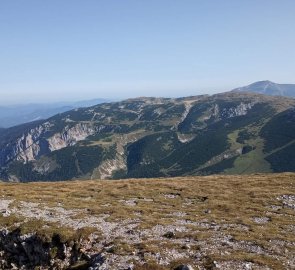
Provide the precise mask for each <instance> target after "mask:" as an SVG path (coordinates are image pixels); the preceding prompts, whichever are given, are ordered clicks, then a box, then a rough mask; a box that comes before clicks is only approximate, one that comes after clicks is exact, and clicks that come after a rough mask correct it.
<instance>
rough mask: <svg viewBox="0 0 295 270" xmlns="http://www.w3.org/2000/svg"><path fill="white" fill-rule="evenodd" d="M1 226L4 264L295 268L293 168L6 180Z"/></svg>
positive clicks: (0, 199) (0, 195) (0, 262)
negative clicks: (140, 176)
mask: <svg viewBox="0 0 295 270" xmlns="http://www.w3.org/2000/svg"><path fill="white" fill-rule="evenodd" d="M0 227H1V228H0V229H1V230H2V232H1V234H0V268H1V269H92V270H94V269H135V270H136V269H163V270H164V269H276V270H277V269H294V268H295V174H291V173H285V174H255V175H249V176H220V175H218V176H206V177H185V178H183V177H181V178H169V179H140V180H135V179H134V180H133V179H130V180H118V181H105V180H96V181H94V180H92V181H71V182H54V183H48V182H47V183H27V184H18V183H17V184H13V183H1V184H0ZM30 243H31V244H30ZM32 243H34V244H33V245H32ZM36 243H37V244H36ZM30 245H32V246H30ZM36 247H38V249H37V248H36ZM38 252H39V253H40V254H39V253H38ZM42 252H43V253H42ZM41 253H42V254H41ZM33 254H39V255H38V256H37V257H36V256H35V257H34V255H33ZM181 265H183V266H182V268H181V267H180V268H177V267H178V266H181ZM36 266H37V267H36ZM185 266H187V268H185ZM13 267H14V268H13ZM34 267H35V268H34ZM69 267H70V268H69Z"/></svg>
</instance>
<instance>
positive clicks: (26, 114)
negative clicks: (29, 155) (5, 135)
mask: <svg viewBox="0 0 295 270" xmlns="http://www.w3.org/2000/svg"><path fill="white" fill-rule="evenodd" d="M106 101H107V100H105V99H92V100H84V101H78V102H56V103H44V104H41V103H40V104H35V103H32V104H19V105H12V106H0V127H1V128H7V127H12V126H16V125H20V124H23V123H27V122H32V121H36V120H41V119H46V118H49V117H51V116H53V115H55V114H58V113H63V112H66V111H69V110H72V109H75V108H83V107H89V106H93V105H96V104H99V103H103V102H106Z"/></svg>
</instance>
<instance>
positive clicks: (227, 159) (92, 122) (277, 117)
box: [0, 92, 295, 182]
mask: <svg viewBox="0 0 295 270" xmlns="http://www.w3.org/2000/svg"><path fill="white" fill-rule="evenodd" d="M294 106H295V100H294V99H290V98H286V97H275V96H266V95H260V94H256V93H246V92H226V93H220V94H215V95H211V96H208V95H200V96H193V97H182V98H176V99H172V98H147V97H141V98H136V99H129V100H125V101H121V102H112V103H103V104H99V105H95V106H92V107H88V108H80V109H74V110H72V111H68V112H64V113H60V114H58V115H55V116H53V117H51V118H49V119H47V120H44V121H40V122H36V123H30V124H27V125H25V126H19V127H14V128H11V129H10V130H8V131H4V132H0V143H1V145H2V146H1V150H0V165H1V167H2V170H1V178H2V179H4V180H5V179H6V181H24V182H26V181H42V180H43V181H57V180H66V179H86V178H93V179H97V178H101V179H117V178H132V177H133V178H142V177H169V176H182V175H203V174H205V175H206V174H212V173H227V174H231V173H251V172H272V171H282V170H283V171H290V170H291V171H294V166H293V165H292V164H291V162H292V160H293V158H294V157H293V156H294V154H292V149H293V147H294V144H293V140H295V138H293V137H294V135H293V134H292V132H290V131H292V130H294V123H295V120H294V118H295V117H294V115H295V112H294ZM286 119H287V120H288V121H287V124H286V125H283V124H282V123H284V121H285V120H286ZM283 120H284V121H283ZM285 122H286V121H285ZM273 130H275V131H276V130H279V131H280V132H281V134H282V135H281V136H277V135H276V134H274V133H273ZM271 141H273V143H272V144H273V145H276V148H274V149H272V148H271V147H269V146H268V142H271ZM272 151H275V152H272ZM284 151H285V152H286V151H287V153H288V154H290V153H291V159H290V162H289V163H286V162H285V161H284V156H285V154H284ZM294 152H295V151H294ZM277 159H278V160H277ZM275 160H277V161H275ZM276 164H279V166H276ZM287 164H289V165H287Z"/></svg>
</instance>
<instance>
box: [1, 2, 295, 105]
mask: <svg viewBox="0 0 295 270" xmlns="http://www.w3.org/2000/svg"><path fill="white" fill-rule="evenodd" d="M294 11H295V2H294V1H291V0H286V1H284V3H283V4H282V3H280V2H279V1H275V0H268V1H266V0H260V1H254V0H250V1H244V2H237V1H222V2H221V1H217V0H212V1H200V0H199V1H198V0H186V1H182V2H179V1H168V0H163V1H155V0H151V1H146V2H143V1H140V2H139V1H135V0H126V1H115V0H110V1H107V2H101V1H94V0H89V1H87V2H82V1H78V0H71V1H69V0H65V1H57V0H52V1H49V2H44V1H42V2H41V1H37V0H27V1H23V2H21V1H3V2H1V3H0V30H1V37H0V41H1V42H0V58H1V62H0V74H1V76H0V105H11V104H24V103H25V104H26V103H51V102H58V101H62V102H66V101H69V102H71V101H80V100H89V99H94V98H105V99H117V100H118V99H126V98H132V97H138V96H163V97H179V96H189V95H199V94H214V93H217V92H224V91H228V90H231V89H233V88H236V87H240V86H244V85H248V84H250V83H253V82H255V81H260V80H271V81H274V82H277V83H295V81H294V79H293V76H294V71H295V51H294V45H295V29H294V23H295V18H294V16H293V15H294Z"/></svg>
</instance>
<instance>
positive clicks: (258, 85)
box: [233, 81, 295, 98]
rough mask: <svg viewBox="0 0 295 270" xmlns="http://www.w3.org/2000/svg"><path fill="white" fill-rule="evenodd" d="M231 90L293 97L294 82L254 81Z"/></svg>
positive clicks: (294, 96) (294, 91)
mask: <svg viewBox="0 0 295 270" xmlns="http://www.w3.org/2000/svg"><path fill="white" fill-rule="evenodd" d="M233 91H238V92H239V91H243V92H252V93H258V94H264V95H270V96H285V97H293V98H295V84H278V83H274V82H271V81H260V82H255V83H252V84H250V85H248V86H244V87H240V88H236V89H234V90H233Z"/></svg>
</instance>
